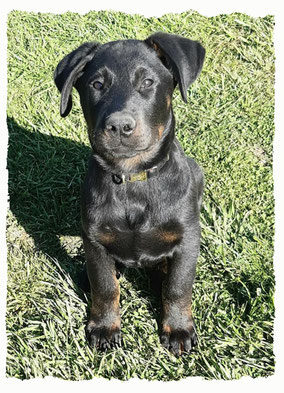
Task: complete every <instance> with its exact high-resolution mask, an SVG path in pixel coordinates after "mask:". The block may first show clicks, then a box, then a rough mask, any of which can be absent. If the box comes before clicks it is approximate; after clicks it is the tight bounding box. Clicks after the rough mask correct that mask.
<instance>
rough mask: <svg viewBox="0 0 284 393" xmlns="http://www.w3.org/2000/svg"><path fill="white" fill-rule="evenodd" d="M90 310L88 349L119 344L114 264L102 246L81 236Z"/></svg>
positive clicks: (87, 331)
mask: <svg viewBox="0 0 284 393" xmlns="http://www.w3.org/2000/svg"><path fill="white" fill-rule="evenodd" d="M83 242H84V249H85V254H86V259H87V272H88V277H89V281H90V286H91V298H92V307H91V310H90V317H89V321H88V323H87V326H86V335H87V338H88V341H89V344H90V346H91V347H95V348H97V349H101V350H106V349H108V348H111V347H113V346H116V345H119V344H120V311H119V296H120V290H119V283H118V280H117V278H116V269H115V261H114V260H113V259H112V258H111V257H110V256H109V255H108V254H107V253H106V251H105V249H104V247H103V246H102V245H100V244H98V243H96V242H91V241H90V240H89V239H88V237H87V236H85V235H84V236H83Z"/></svg>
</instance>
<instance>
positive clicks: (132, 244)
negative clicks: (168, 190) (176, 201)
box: [97, 201, 183, 266]
mask: <svg viewBox="0 0 284 393" xmlns="http://www.w3.org/2000/svg"><path fill="white" fill-rule="evenodd" d="M110 213H111V215H110V218H111V219H108V220H107V222H104V223H101V225H100V227H99V230H98V235H97V240H98V241H99V242H100V243H101V244H102V245H103V246H104V247H105V248H106V249H107V250H108V252H109V253H110V254H111V255H112V256H113V257H114V258H115V259H117V260H119V261H120V262H121V263H124V264H126V265H131V266H134V265H137V266H140V265H145V263H146V261H149V263H150V261H154V260H157V259H160V258H162V257H164V256H169V255H171V254H172V253H173V250H174V248H175V247H176V246H177V245H179V244H180V242H181V240H182V237H183V226H182V225H181V224H180V223H179V222H178V220H177V219H176V218H173V216H172V214H169V211H168V210H166V209H165V208H164V209H161V206H160V208H159V207H158V208H157V206H154V208H153V205H152V206H151V205H149V204H148V203H146V204H145V203H142V202H141V201H140V202H139V201H136V202H135V203H131V204H123V207H122V206H121V207H120V208H119V209H117V210H115V209H112V210H111V212H110Z"/></svg>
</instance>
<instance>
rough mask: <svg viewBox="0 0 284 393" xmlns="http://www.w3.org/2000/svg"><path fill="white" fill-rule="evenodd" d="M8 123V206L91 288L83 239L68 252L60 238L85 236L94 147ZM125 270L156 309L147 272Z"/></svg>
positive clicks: (77, 281)
mask: <svg viewBox="0 0 284 393" xmlns="http://www.w3.org/2000/svg"><path fill="white" fill-rule="evenodd" d="M7 124H8V129H9V149H8V171H9V198H10V209H11V211H12V212H13V214H14V215H15V217H16V218H17V220H18V222H19V224H20V225H22V226H23V227H24V229H25V230H26V232H27V233H28V234H29V235H31V236H32V238H33V239H34V242H35V245H36V248H37V249H39V250H40V251H42V252H43V253H45V254H47V255H48V256H49V257H50V258H54V259H56V260H58V262H59V263H60V265H61V267H62V268H63V269H64V270H65V271H66V272H68V273H69V275H70V277H71V278H72V280H73V282H74V283H75V285H76V286H77V288H78V289H81V290H82V291H83V292H89V283H88V279H87V275H86V269H85V257H84V250H83V247H82V242H80V241H79V246H78V247H77V248H76V245H75V244H74V242H73V241H72V240H70V248H71V255H72V254H73V255H72V256H70V251H69V252H67V251H66V248H65V247H63V245H62V242H61V241H60V237H61V236H80V234H81V226H80V193H81V184H82V182H83V179H84V176H85V173H86V166H87V162H88V158H89V155H90V152H91V150H90V148H89V147H87V146H85V145H84V144H80V143H78V142H74V141H72V140H69V139H66V138H61V137H54V136H51V135H45V134H42V133H40V132H31V131H28V130H25V129H24V128H22V127H20V126H19V125H18V124H17V123H16V122H15V121H14V120H13V119H11V118H8V119H7ZM75 243H76V242H75ZM74 254H75V255H74ZM122 272H123V274H124V275H125V277H126V278H127V279H129V281H130V282H131V283H132V284H133V286H134V288H135V289H139V290H140V293H141V296H144V295H145V297H147V298H149V301H150V303H151V305H152V304H153V307H152V309H153V310H154V309H156V307H157V303H156V301H155V296H153V295H154V294H153V293H151V289H150V285H149V283H150V281H149V279H148V278H147V275H146V274H145V273H144V272H143V271H141V272H139V271H137V270H136V269H122ZM79 292H80V291H79ZM78 295H79V296H80V293H78ZM81 298H82V299H83V297H82V296H81Z"/></svg>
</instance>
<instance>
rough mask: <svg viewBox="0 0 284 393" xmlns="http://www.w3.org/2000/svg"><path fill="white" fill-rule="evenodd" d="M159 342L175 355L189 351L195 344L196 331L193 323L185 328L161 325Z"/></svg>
mask: <svg viewBox="0 0 284 393" xmlns="http://www.w3.org/2000/svg"><path fill="white" fill-rule="evenodd" d="M160 339H161V344H162V345H163V346H164V347H165V348H167V349H168V350H169V351H170V352H171V353H173V354H174V355H175V356H180V355H181V354H183V353H190V351H191V349H192V348H193V347H194V346H195V345H196V344H197V333H196V329H195V325H194V323H192V324H190V326H189V327H187V328H172V327H171V326H170V325H166V324H164V325H163V329H162V332H161V335H160Z"/></svg>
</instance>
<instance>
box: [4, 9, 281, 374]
mask: <svg viewBox="0 0 284 393" xmlns="http://www.w3.org/2000/svg"><path fill="white" fill-rule="evenodd" d="M7 28H8V103H7V112H8V113H7V116H8V120H7V121H8V127H9V151H8V169H9V195H10V210H9V211H8V214H7V246H8V284H7V339H8V355H7V376H8V377H16V378H20V379H29V378H34V377H44V376H53V377H59V378H63V379H67V380H83V379H91V378H94V377H104V378H108V379H109V378H116V379H120V380H127V379H129V378H132V377H138V378H143V379H148V380H162V381H170V380H179V379H182V378H185V377H189V376H202V377H204V378H206V379H226V380H227V379H238V378H240V377H242V376H251V377H266V376H269V375H272V374H273V373H274V354H273V321H274V305H273V296H274V284H275V282H274V270H273V241H274V198H273V173H272V164H273V163H272V153H273V137H274V48H273V28H274V19H273V17H272V16H266V17H264V18H252V17H250V16H247V15H244V14H240V13H234V14H230V15H219V16H215V17H210V18H208V17H204V16H202V15H200V14H198V13H196V12H193V11H188V12H184V13H182V14H167V15H164V16H163V17H161V18H148V19H147V18H145V17H143V16H139V15H126V14H123V13H118V12H90V13H88V14H86V15H79V14H75V13H70V12H69V13H65V14H62V15H53V14H36V13H27V12H20V11H13V12H11V13H10V14H9V17H8V26H7ZM155 31H166V32H170V33H175V34H179V35H183V36H185V37H188V38H191V39H194V40H199V41H200V42H201V43H202V44H203V45H204V47H205V48H206V61H205V64H204V68H203V71H202V72H201V74H200V77H199V79H198V80H197V81H196V82H195V83H194V84H193V85H192V87H191V89H190V91H189V103H188V104H185V103H184V102H183V101H182V99H181V96H180V94H179V92H178V91H176V92H175V95H174V100H173V106H174V110H175V114H176V123H177V127H176V129H177V137H178V139H179V140H180V142H181V144H182V146H183V148H184V150H185V152H186V154H187V155H188V156H191V157H193V158H194V159H196V161H197V162H198V163H199V164H200V165H201V166H202V168H203V170H204V174H205V179H206V185H205V193H204V202H203V208H202V212H201V221H202V244H201V252H200V257H199V260H198V266H197V276H196V280H195V284H194V292H193V307H192V308H193V314H194V316H195V321H196V325H197V331H198V334H199V344H198V346H197V347H195V348H194V350H193V352H192V353H191V354H190V355H185V356H183V357H180V358H175V357H174V356H173V355H171V354H170V353H169V352H167V350H165V349H163V348H162V346H161V345H160V343H159V337H158V326H159V302H158V301H157V299H156V298H155V296H154V294H153V293H152V292H151V289H150V285H149V281H148V277H147V275H146V273H145V272H144V271H143V270H136V269H133V270H125V271H124V273H123V275H122V276H121V278H120V286H121V302H120V304H121V310H122V334H123V340H122V347H121V348H119V349H113V350H111V351H109V352H107V353H97V352H93V351H91V350H90V349H89V348H88V346H87V345H86V340H85V333H84V325H85V323H86V320H87V309H88V303H89V301H90V298H89V293H88V291H86V290H85V289H84V286H83V284H84V283H83V279H82V277H83V274H82V272H83V271H84V251H83V248H82V242H81V239H80V204H79V197H80V186H81V182H82V179H83V176H84V173H85V170H86V162H87V159H88V156H89V154H90V148H89V142H88V138H87V131H86V126H85V122H84V119H83V115H82V113H81V109H80V104H79V97H78V94H77V93H74V94H73V98H74V105H73V109H72V112H71V114H70V115H69V116H68V117H67V118H65V119H62V118H61V117H60V115H59V102H60V97H59V93H58V91H57V90H56V87H55V85H54V83H53V71H54V68H55V67H56V65H57V63H58V61H59V60H61V58H62V57H63V56H64V55H65V54H67V53H69V52H70V51H71V50H73V49H74V48H76V47H77V46H79V45H80V44H81V43H83V42H85V41H92V40H96V41H100V42H103V43H104V42H107V41H110V40H117V39H127V38H136V39H145V38H146V37H147V36H148V35H150V34H151V33H153V32H155Z"/></svg>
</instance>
